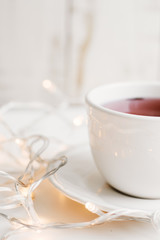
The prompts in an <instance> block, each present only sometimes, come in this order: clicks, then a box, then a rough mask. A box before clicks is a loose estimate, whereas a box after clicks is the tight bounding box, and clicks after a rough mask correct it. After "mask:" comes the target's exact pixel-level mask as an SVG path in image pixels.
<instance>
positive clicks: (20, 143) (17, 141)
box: [15, 138, 24, 147]
mask: <svg viewBox="0 0 160 240" xmlns="http://www.w3.org/2000/svg"><path fill="white" fill-rule="evenodd" d="M15 143H16V144H17V145H18V146H20V147H22V146H23V145H24V140H22V139H20V138H16V139H15Z"/></svg>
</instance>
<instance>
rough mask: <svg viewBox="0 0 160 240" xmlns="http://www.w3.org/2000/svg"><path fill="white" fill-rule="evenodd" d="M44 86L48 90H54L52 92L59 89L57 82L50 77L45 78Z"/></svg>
mask: <svg viewBox="0 0 160 240" xmlns="http://www.w3.org/2000/svg"><path fill="white" fill-rule="evenodd" d="M42 86H43V88H44V89H46V90H47V91H49V92H52V93H53V92H56V90H57V88H56V86H55V84H54V83H53V82H52V81H51V80H49V79H45V80H43V82H42Z"/></svg>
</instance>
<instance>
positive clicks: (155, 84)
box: [85, 81, 160, 121]
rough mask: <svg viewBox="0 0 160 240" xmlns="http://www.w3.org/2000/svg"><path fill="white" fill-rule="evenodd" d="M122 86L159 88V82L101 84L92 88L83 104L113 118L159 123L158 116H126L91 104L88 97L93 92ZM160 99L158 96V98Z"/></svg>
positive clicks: (159, 117) (93, 103)
mask: <svg viewBox="0 0 160 240" xmlns="http://www.w3.org/2000/svg"><path fill="white" fill-rule="evenodd" d="M122 85H125V86H134V85H139V86H147V85H148V86H149V85H150V86H155V87H156V86H159V87H160V82H156V81H154V82H118V83H110V84H103V85H99V86H97V87H94V88H92V89H91V90H89V91H88V92H87V94H86V96H85V102H86V103H87V104H88V105H89V106H92V107H93V108H95V109H97V110H99V111H101V112H104V113H109V114H110V115H114V116H119V117H124V118H132V119H139V120H146V121H147V120H152V121H160V116H145V115H136V114H128V113H124V112H119V111H116V110H112V109H109V108H106V107H103V106H102V105H100V104H97V103H95V102H93V101H92V100H91V99H90V95H91V93H92V92H93V91H95V90H97V91H98V90H99V89H102V88H104V87H107V86H108V87H112V86H113V87H114V86H117V87H118V86H122ZM159 98H160V96H159Z"/></svg>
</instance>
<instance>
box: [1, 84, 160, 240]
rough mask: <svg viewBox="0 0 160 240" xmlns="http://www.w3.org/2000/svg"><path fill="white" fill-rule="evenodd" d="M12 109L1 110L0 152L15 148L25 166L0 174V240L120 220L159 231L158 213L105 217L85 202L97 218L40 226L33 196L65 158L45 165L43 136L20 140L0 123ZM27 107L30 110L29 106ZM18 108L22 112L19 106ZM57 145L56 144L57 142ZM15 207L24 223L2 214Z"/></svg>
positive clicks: (128, 212) (121, 211) (78, 119)
mask: <svg viewBox="0 0 160 240" xmlns="http://www.w3.org/2000/svg"><path fill="white" fill-rule="evenodd" d="M43 87H44V88H45V89H47V90H49V91H51V92H52V93H53V92H54V93H55V94H59V92H58V93H57V87H55V86H54V85H53V83H52V82H50V81H49V80H47V82H46V81H45V82H43ZM65 101H66V100H65ZM62 102H63V101H62ZM16 106H17V104H16V103H10V104H7V105H6V106H3V107H2V108H1V110H0V114H1V118H0V125H3V128H5V130H6V131H7V132H8V136H9V137H7V138H6V137H1V138H0V146H1V148H0V151H1V152H3V151H5V152H6V151H7V154H10V156H12V152H11V151H10V149H7V150H6V148H3V146H4V145H5V144H6V143H8V142H10V143H13V144H14V145H15V146H16V148H18V149H19V152H20V156H21V158H25V163H26V164H25V166H24V169H23V171H22V172H21V174H19V175H17V176H15V175H14V174H12V173H10V172H7V171H0V194H1V193H3V195H2V196H3V197H0V218H2V219H5V220H6V221H7V222H8V223H9V224H10V231H8V232H7V233H6V234H4V236H3V237H2V240H9V238H10V237H11V236H13V234H17V233H18V232H23V231H24V232H25V231H31V230H32V231H35V232H39V231H43V230H46V229H55V228H56V229H67V228H85V227H92V226H94V225H97V224H102V223H105V222H110V221H124V220H137V221H144V222H150V223H152V224H153V226H154V227H155V228H156V229H158V230H159V229H160V211H159V210H157V211H155V212H151V213H148V212H147V211H142V210H133V209H116V210H113V211H110V212H107V213H106V212H103V211H102V210H101V209H99V208H98V207H97V206H96V205H95V204H93V203H91V202H86V204H85V207H86V209H87V210H88V211H90V212H92V213H95V214H96V215H97V217H96V218H95V219H93V220H91V221H87V222H79V223H56V222H51V223H47V224H46V223H43V221H42V220H41V219H40V217H39V216H38V214H37V212H36V210H35V207H34V192H35V190H36V189H37V188H38V187H39V185H40V184H41V183H42V182H43V181H45V180H46V179H48V178H49V177H50V176H52V175H54V174H55V173H56V172H57V171H58V170H59V169H60V168H62V167H63V166H64V165H65V164H67V157H66V156H65V155H63V153H62V154H61V155H60V154H59V155H58V157H57V156H53V158H52V159H51V160H50V161H49V162H48V160H47V159H45V158H44V157H43V153H44V152H45V150H46V149H47V148H48V145H49V139H48V138H47V137H46V136H43V135H31V136H29V137H22V136H19V135H17V134H16V133H15V132H14V131H13V129H11V127H10V126H9V125H8V123H7V122H6V121H5V120H4V119H3V114H4V113H7V112H9V111H10V110H11V109H13V108H14V107H16ZM29 107H32V104H31V105H30V106H29ZM21 108H23V104H22V105H21ZM57 109H58V108H57ZM57 112H58V110H57ZM84 119H85V116H83V115H77V116H76V117H74V119H72V122H70V123H68V124H69V125H70V126H69V127H70V128H71V127H72V128H76V127H79V126H80V125H82V124H86V121H85V120H84ZM64 121H65V119H64ZM57 143H59V140H58V139H57ZM12 160H13V161H19V159H17V158H16V157H15V156H14V157H13V156H12ZM22 162H23V160H22ZM50 163H52V165H53V168H52V169H51V170H49V171H48V170H47V169H48V165H49V164H50ZM23 165H24V163H23ZM15 170H16V169H15ZM4 193H5V196H4ZM0 196H1V195H0ZM19 207H21V208H23V209H24V210H25V212H26V213H27V218H26V219H24V218H18V217H16V216H14V217H13V216H10V215H8V214H6V213H4V210H11V209H17V208H19Z"/></svg>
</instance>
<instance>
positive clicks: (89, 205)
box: [85, 202, 98, 213]
mask: <svg viewBox="0 0 160 240" xmlns="http://www.w3.org/2000/svg"><path fill="white" fill-rule="evenodd" d="M85 207H86V209H87V210H88V211H90V212H92V213H96V212H97V211H98V208H97V207H96V205H95V204H94V203H91V202H87V203H86V204H85Z"/></svg>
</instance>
